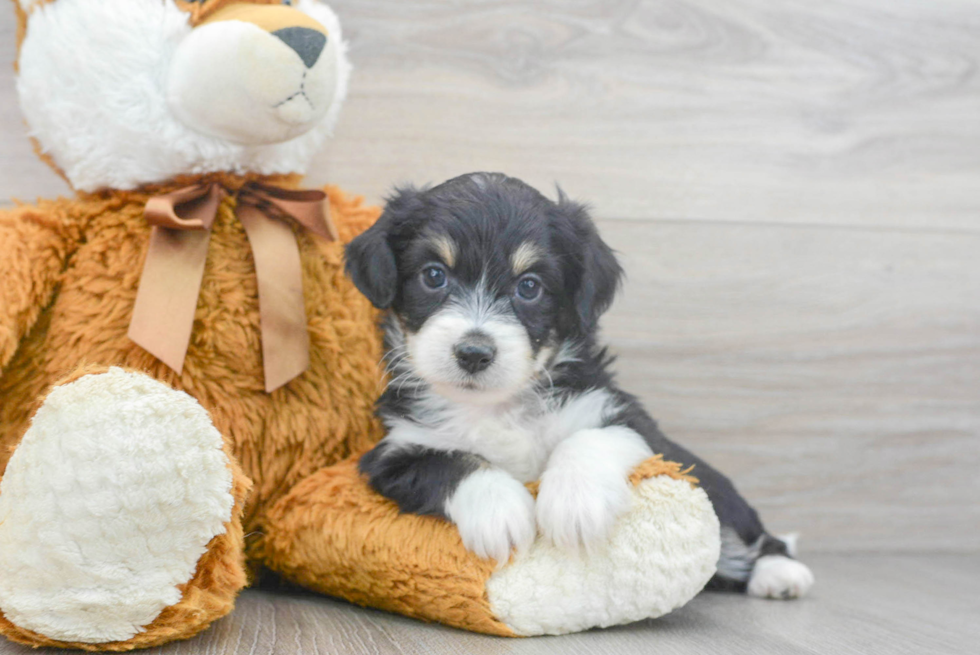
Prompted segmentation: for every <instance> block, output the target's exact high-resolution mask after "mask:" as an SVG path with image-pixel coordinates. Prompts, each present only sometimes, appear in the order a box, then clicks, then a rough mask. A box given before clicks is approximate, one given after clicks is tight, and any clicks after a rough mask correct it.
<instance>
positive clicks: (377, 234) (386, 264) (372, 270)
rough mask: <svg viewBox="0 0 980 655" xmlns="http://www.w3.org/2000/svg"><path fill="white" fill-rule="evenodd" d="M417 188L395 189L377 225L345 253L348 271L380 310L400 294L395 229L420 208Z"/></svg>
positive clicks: (362, 235)
mask: <svg viewBox="0 0 980 655" xmlns="http://www.w3.org/2000/svg"><path fill="white" fill-rule="evenodd" d="M418 195H419V193H418V191H417V190H416V189H415V188H413V187H403V188H400V189H395V192H394V193H393V194H392V195H391V196H390V197H389V198H388V203H387V204H386V205H385V210H384V212H383V213H382V214H381V216H380V218H378V220H377V222H376V223H375V224H374V225H372V226H371V227H370V228H368V229H367V230H365V231H364V232H362V233H361V234H360V235H358V236H357V238H355V239H354V240H353V241H351V242H350V243H349V244H348V245H347V248H346V249H345V251H344V255H345V259H346V261H345V264H344V271H345V272H346V273H347V275H348V277H350V279H351V280H352V281H353V282H354V286H356V287H357V289H358V290H359V291H360V292H361V293H363V294H364V295H365V296H366V297H367V299H368V300H370V301H371V304H373V305H374V306H375V307H377V308H378V309H388V308H389V307H391V304H392V303H393V302H394V301H395V295H396V294H397V292H398V265H397V262H396V261H395V253H394V251H393V250H392V249H391V243H390V239H391V237H392V232H393V230H396V229H397V228H398V226H399V225H400V224H401V223H402V222H403V221H404V220H405V219H406V218H408V216H409V215H410V214H411V213H412V212H413V211H414V210H415V209H416V208H417V207H418V205H419V202H418Z"/></svg>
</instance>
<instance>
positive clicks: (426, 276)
mask: <svg viewBox="0 0 980 655" xmlns="http://www.w3.org/2000/svg"><path fill="white" fill-rule="evenodd" d="M422 284H424V285H425V286H426V287H428V288H429V289H441V288H443V287H444V286H446V270H445V269H444V268H442V267H441V266H426V267H425V268H423V269H422Z"/></svg>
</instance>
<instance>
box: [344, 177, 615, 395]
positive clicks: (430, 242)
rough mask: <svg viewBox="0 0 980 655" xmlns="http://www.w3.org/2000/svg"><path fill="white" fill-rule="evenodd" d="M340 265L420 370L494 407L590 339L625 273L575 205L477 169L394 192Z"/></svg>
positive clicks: (444, 387)
mask: <svg viewBox="0 0 980 655" xmlns="http://www.w3.org/2000/svg"><path fill="white" fill-rule="evenodd" d="M347 273H348V274H349V275H350V277H351V279H353V281H354V284H355V285H357V288H358V289H360V290H361V292H362V293H364V295H366V296H367V297H368V299H370V300H371V302H372V303H374V305H375V306H377V307H379V308H382V309H387V308H391V310H392V311H393V313H394V316H395V318H396V319H397V326H398V329H400V331H401V334H402V335H403V338H404V346H405V352H404V353H400V354H402V355H404V358H405V365H406V366H408V367H410V369H411V370H412V372H413V373H414V374H415V375H417V376H418V377H420V378H421V379H422V380H424V381H425V382H427V383H428V384H430V385H431V386H432V388H433V389H434V390H435V391H436V392H437V393H440V394H441V395H443V396H446V397H448V398H450V399H453V400H456V401H464V402H472V403H481V404H491V403H497V402H501V401H503V400H506V399H508V398H510V397H512V396H514V395H515V394H517V393H519V392H521V391H522V390H524V389H526V388H528V387H529V386H531V385H533V384H535V383H536V382H537V381H538V379H539V376H541V375H543V374H544V371H546V370H547V368H548V367H549V366H550V365H551V364H552V362H553V361H554V360H555V357H556V356H557V355H558V353H559V352H560V351H562V348H563V346H564V347H565V350H566V351H567V350H568V348H569V347H570V346H573V345H574V344H578V343H580V342H581V341H582V340H583V339H588V338H589V337H590V335H591V334H592V333H593V331H594V330H595V328H596V323H597V321H598V319H599V316H600V315H601V314H602V313H603V312H604V311H605V310H606V308H607V307H608V306H609V304H610V303H611V302H612V299H613V296H614V294H615V291H616V287H617V285H618V282H619V278H620V275H621V269H620V267H619V264H618V263H617V262H616V259H615V257H614V255H613V253H612V251H611V250H610V249H609V247H608V246H607V245H606V244H605V243H604V242H603V241H602V240H601V239H600V238H599V235H598V233H597V232H596V229H595V226H594V225H593V224H592V221H591V220H590V219H589V216H588V214H587V212H586V210H585V208H584V207H583V206H582V205H579V204H576V203H573V202H570V201H568V200H567V199H566V198H565V197H564V196H563V195H560V196H559V200H558V202H557V203H556V202H552V201H551V200H549V199H547V198H545V197H544V196H543V195H541V194H540V193H538V192H537V191H535V190H534V189H532V188H531V187H529V186H528V185H526V184H524V183H523V182H521V181H520V180H516V179H514V178H510V177H506V176H504V175H501V174H499V173H473V174H470V175H464V176H461V177H457V178H454V179H452V180H449V181H448V182H445V183H444V184H441V185H439V186H437V187H435V188H432V189H428V190H417V189H414V188H404V189H400V190H398V191H397V192H396V193H395V194H394V196H393V197H392V198H391V199H390V200H389V202H388V205H387V207H386V208H385V211H384V213H383V214H382V216H381V218H380V219H379V220H378V222H377V223H376V224H375V225H374V226H373V227H371V228H370V229H369V230H367V231H366V232H364V233H363V234H362V235H360V236H359V237H358V238H356V239H355V240H354V241H353V242H351V244H350V245H349V246H348V248H347Z"/></svg>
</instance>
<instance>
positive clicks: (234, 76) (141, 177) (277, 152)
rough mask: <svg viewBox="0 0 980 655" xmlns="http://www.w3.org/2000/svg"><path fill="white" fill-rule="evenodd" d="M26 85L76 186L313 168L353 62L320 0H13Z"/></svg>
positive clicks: (46, 150) (44, 133) (49, 155)
mask: <svg viewBox="0 0 980 655" xmlns="http://www.w3.org/2000/svg"><path fill="white" fill-rule="evenodd" d="M14 1H15V3H17V8H18V15H19V18H20V27H21V32H20V36H21V40H20V49H19V54H18V62H17V65H18V80H17V90H18V93H19V95H20V102H21V107H22V109H23V111H24V114H25V118H26V120H27V124H28V127H29V129H30V133H31V136H32V137H33V138H34V140H35V142H36V143H37V146H38V149H39V151H40V152H41V153H42V154H43V155H44V156H45V157H46V159H48V161H50V162H51V163H52V164H53V165H54V166H56V167H57V169H59V170H60V171H61V172H62V173H63V175H64V176H65V177H66V178H67V179H68V181H69V183H71V184H72V186H74V187H75V188H76V189H79V190H82V191H94V190H97V189H100V188H105V187H109V188H117V189H131V188H134V187H137V186H139V185H141V184H146V183H153V182H161V181H164V180H167V179H169V178H171V177H173V176H175V175H181V174H199V173H210V172H215V171H229V172H233V173H239V174H244V173H259V174H285V173H305V171H306V167H307V165H308V164H309V162H310V160H311V159H312V157H313V155H314V154H315V153H316V151H317V150H318V149H319V148H320V146H321V145H322V143H323V141H324V140H325V139H326V137H327V136H328V135H329V134H330V132H331V130H332V128H333V125H334V123H335V121H336V119H337V116H338V114H339V112H340V106H341V103H342V101H343V99H344V96H345V94H346V91H347V80H348V77H349V74H350V64H349V63H348V61H347V58H346V53H345V45H344V43H343V41H342V38H341V33H340V25H339V23H338V21H337V18H336V16H335V15H334V13H333V12H332V11H331V10H330V8H329V7H327V5H325V4H324V3H323V2H321V1H320V0H14Z"/></svg>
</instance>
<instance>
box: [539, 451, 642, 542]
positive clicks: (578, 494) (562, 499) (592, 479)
mask: <svg viewBox="0 0 980 655" xmlns="http://www.w3.org/2000/svg"><path fill="white" fill-rule="evenodd" d="M614 473H615V474H614V475H610V474H609V472H604V471H601V470H600V471H595V470H593V471H589V472H587V473H586V472H584V471H582V470H581V469H577V468H553V469H548V470H547V471H545V473H544V475H542V476H541V487H540V490H539V491H538V502H537V519H538V527H539V528H540V529H541V533H542V534H543V535H544V536H545V538H546V539H548V540H549V541H551V542H552V543H553V544H555V545H556V546H558V547H560V548H565V549H568V550H577V549H578V548H580V547H583V546H584V547H585V548H586V549H588V548H590V547H592V546H594V545H596V544H597V543H599V542H601V541H603V540H605V539H606V537H608V536H609V533H610V531H611V530H612V527H613V525H614V524H615V522H616V519H617V518H619V516H620V515H621V514H623V513H624V512H625V511H626V510H628V509H629V507H630V491H629V484H628V483H627V481H626V477H625V475H623V474H622V473H621V472H618V471H617V472H614Z"/></svg>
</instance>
